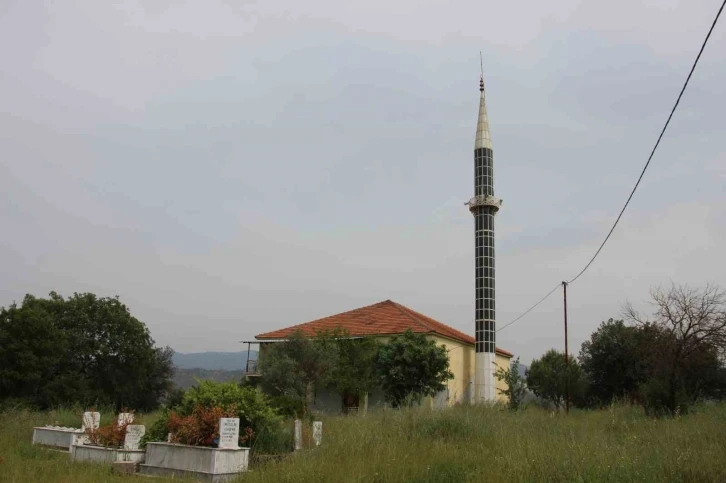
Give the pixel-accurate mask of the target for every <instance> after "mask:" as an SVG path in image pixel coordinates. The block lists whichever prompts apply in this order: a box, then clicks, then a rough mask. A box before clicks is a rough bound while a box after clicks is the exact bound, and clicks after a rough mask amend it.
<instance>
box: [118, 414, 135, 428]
mask: <svg viewBox="0 0 726 483" xmlns="http://www.w3.org/2000/svg"><path fill="white" fill-rule="evenodd" d="M133 422H134V413H118V425H119V426H124V425H126V424H131V423H133Z"/></svg>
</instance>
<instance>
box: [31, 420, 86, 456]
mask: <svg viewBox="0 0 726 483" xmlns="http://www.w3.org/2000/svg"><path fill="white" fill-rule="evenodd" d="M85 441H86V434H85V433H84V432H83V430H82V429H75V428H64V427H61V426H44V427H35V428H33V444H40V445H43V446H50V447H53V448H58V449H63V450H65V451H68V452H70V451H71V448H72V447H73V445H76V444H83V443H84V442H85Z"/></svg>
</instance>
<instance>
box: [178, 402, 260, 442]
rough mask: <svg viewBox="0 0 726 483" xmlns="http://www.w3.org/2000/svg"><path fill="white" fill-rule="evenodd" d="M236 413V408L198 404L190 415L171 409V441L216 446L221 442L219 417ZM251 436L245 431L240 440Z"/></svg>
mask: <svg viewBox="0 0 726 483" xmlns="http://www.w3.org/2000/svg"><path fill="white" fill-rule="evenodd" d="M236 415H237V411H236V408H229V409H222V408H221V407H219V406H214V407H207V408H204V407H201V406H197V407H196V408H194V410H192V413H191V414H190V415H188V416H182V415H180V414H178V413H177V412H175V411H170V412H169V417H168V420H167V427H168V429H169V432H170V433H171V442H172V443H181V444H188V445H192V446H214V445H215V444H217V443H219V419H220V418H234V417H236ZM245 429H249V428H245ZM249 436H251V434H250V433H249V432H245V433H244V434H242V435H240V441H239V442H240V443H244V442H245V441H246V440H247V439H248V438H249Z"/></svg>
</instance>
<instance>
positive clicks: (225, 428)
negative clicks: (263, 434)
mask: <svg viewBox="0 0 726 483" xmlns="http://www.w3.org/2000/svg"><path fill="white" fill-rule="evenodd" d="M217 447H218V448H220V449H238V448H239V418H221V419H220V420H219V445H218V446H217Z"/></svg>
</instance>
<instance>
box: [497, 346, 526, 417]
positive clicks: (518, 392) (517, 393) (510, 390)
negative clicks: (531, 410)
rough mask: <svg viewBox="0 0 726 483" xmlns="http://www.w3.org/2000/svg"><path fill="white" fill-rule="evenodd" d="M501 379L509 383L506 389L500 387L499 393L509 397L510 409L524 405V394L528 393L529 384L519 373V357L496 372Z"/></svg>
mask: <svg viewBox="0 0 726 483" xmlns="http://www.w3.org/2000/svg"><path fill="white" fill-rule="evenodd" d="M494 377H496V378H497V379H498V380H500V381H504V383H505V384H506V385H507V388H506V389H499V394H502V395H503V396H506V397H507V405H508V406H509V409H512V410H515V411H516V410H517V409H519V408H520V407H521V406H522V401H524V396H525V394H526V393H527V385H526V383H525V382H526V381H525V378H524V377H522V375H521V374H520V373H519V357H517V358H516V359H515V360H513V361H512V364H511V366H510V367H509V368H508V369H506V370H505V369H504V368H502V367H500V368H499V369H497V372H496V373H494Z"/></svg>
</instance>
